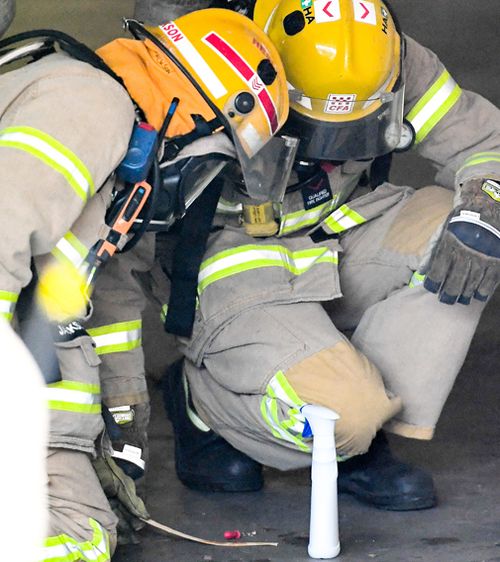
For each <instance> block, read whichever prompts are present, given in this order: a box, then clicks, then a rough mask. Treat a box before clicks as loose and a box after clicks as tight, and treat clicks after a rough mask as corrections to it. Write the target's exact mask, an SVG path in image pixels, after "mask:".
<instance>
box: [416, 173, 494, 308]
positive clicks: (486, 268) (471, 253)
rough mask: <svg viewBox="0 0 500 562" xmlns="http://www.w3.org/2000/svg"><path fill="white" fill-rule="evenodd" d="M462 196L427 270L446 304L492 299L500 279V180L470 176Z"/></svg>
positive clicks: (427, 280)
mask: <svg viewBox="0 0 500 562" xmlns="http://www.w3.org/2000/svg"><path fill="white" fill-rule="evenodd" d="M460 198H461V202H460V204H459V205H458V206H457V207H455V208H454V209H453V211H452V212H451V214H450V215H449V217H448V219H447V223H446V225H445V227H444V229H443V232H442V234H441V237H440V238H439V240H438V242H437V244H436V246H435V248H434V250H433V252H432V255H431V259H430V262H429V265H428V267H427V268H426V271H423V273H425V274H426V278H425V281H424V287H425V288H426V289H427V290H428V291H431V292H432V293H438V294H439V300H440V301H441V302H443V303H445V304H455V303H456V302H459V303H461V304H469V303H470V302H471V299H472V298H475V299H477V300H480V301H486V300H488V298H489V297H490V296H491V295H492V294H493V293H494V291H495V288H496V286H497V285H498V282H499V280H500V181H498V180H489V179H473V180H469V181H468V182H466V183H465V184H464V185H463V188H462V192H461V194H460Z"/></svg>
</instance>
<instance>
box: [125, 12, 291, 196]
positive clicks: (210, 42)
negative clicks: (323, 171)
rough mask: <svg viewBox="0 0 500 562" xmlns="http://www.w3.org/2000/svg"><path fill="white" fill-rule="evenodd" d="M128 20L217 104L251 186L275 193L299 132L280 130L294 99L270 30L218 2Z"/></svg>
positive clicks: (214, 106) (256, 191) (257, 191)
mask: <svg viewBox="0 0 500 562" xmlns="http://www.w3.org/2000/svg"><path fill="white" fill-rule="evenodd" d="M127 23H128V27H129V29H130V31H132V33H134V35H136V37H139V38H141V39H149V41H150V42H152V43H153V44H154V45H155V46H156V47H157V48H158V49H159V50H160V51H161V53H162V54H163V55H164V56H167V57H168V58H169V59H170V60H171V61H172V62H174V64H175V65H176V66H177V68H179V69H180V70H181V71H182V73H183V74H184V76H186V77H187V78H188V79H189V81H190V82H191V84H192V85H193V86H194V87H195V88H196V90H197V91H198V93H199V94H200V96H201V97H202V98H203V99H204V100H205V102H206V103H207V104H208V106H209V107H210V108H211V109H212V111H213V113H214V114H215V116H216V120H215V121H216V123H219V125H220V126H221V127H223V128H224V129H225V130H226V132H227V133H228V134H229V135H230V136H231V138H232V140H233V144H234V146H235V149H236V153H237V156H238V161H239V164H240V166H241V170H242V173H243V175H244V178H245V184H246V188H247V190H248V192H249V194H251V196H252V197H255V198H257V199H267V198H270V197H271V198H272V197H273V195H274V192H276V191H277V189H278V187H277V186H279V189H281V188H282V186H284V185H285V184H286V181H287V179H288V174H289V171H290V169H291V165H292V163H293V157H294V155H295V151H296V147H297V140H296V139H292V138H290V137H286V138H281V137H277V136H276V133H277V132H278V130H279V129H280V128H281V127H282V125H283V124H284V123H285V121H286V119H287V116H288V109H289V103H288V88H287V82H286V77H285V70H284V68H283V64H282V62H281V59H280V56H279V54H278V52H277V49H276V47H275V46H274V45H273V43H272V41H271V40H270V38H269V37H268V36H267V35H266V34H265V33H264V32H263V31H262V30H261V29H260V28H259V27H258V26H257V25H256V24H255V23H254V22H252V21H251V20H250V19H249V18H247V17H245V16H243V15H241V14H239V13H236V12H232V11H230V10H226V9H217V8H210V9H204V10H197V11H194V12H190V13H188V14H186V15H184V16H182V17H180V18H178V19H176V20H175V21H170V22H167V23H165V24H163V25H160V26H157V27H142V25H140V24H139V23H138V22H134V21H133V20H127ZM165 70H167V68H165ZM211 127H214V125H213V124H211ZM271 139H272V142H269V141H271ZM265 146H266V149H265V150H263V148H264V147H265Z"/></svg>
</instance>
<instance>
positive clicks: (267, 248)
mask: <svg viewBox="0 0 500 562" xmlns="http://www.w3.org/2000/svg"><path fill="white" fill-rule="evenodd" d="M319 263H334V264H336V263H338V254H337V252H333V251H332V250H330V249H328V248H326V247H322V246H319V247H315V248H309V249H305V250H296V251H291V250H289V249H288V248H287V247H285V246H281V245H276V244H275V245H253V244H248V245H245V246H238V247H236V248H231V249H230V250H224V251H222V252H219V253H218V254H215V255H214V256H212V257H211V258H208V259H207V260H205V261H204V262H203V263H202V264H201V267H200V273H199V275H198V292H199V293H201V292H202V291H204V290H205V289H206V288H207V287H208V286H209V285H210V284H212V283H214V282H215V281H218V280H220V279H223V278H225V277H230V276H232V275H236V274H238V273H242V272H244V271H250V270H253V269H259V268H264V267H283V268H284V269H286V270H288V271H290V272H291V273H293V274H294V275H301V274H302V273H305V272H306V271H308V270H309V269H310V268H311V267H313V266H314V265H316V264H319Z"/></svg>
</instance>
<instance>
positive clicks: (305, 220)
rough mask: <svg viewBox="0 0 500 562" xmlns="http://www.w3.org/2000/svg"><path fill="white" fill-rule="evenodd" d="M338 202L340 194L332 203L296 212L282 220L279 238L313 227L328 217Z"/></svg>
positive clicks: (336, 195) (284, 216)
mask: <svg viewBox="0 0 500 562" xmlns="http://www.w3.org/2000/svg"><path fill="white" fill-rule="evenodd" d="M337 201H338V194H335V196H334V198H333V199H332V200H331V201H327V202H326V203H322V204H321V205H318V206H317V207H314V208H313V209H309V210H307V211H305V210H302V211H296V212H294V213H289V214H287V215H282V216H281V218H280V230H279V234H278V236H284V235H286V234H290V233H291V232H296V231H297V230H301V229H302V228H306V227H308V226H313V225H315V224H316V223H318V222H319V221H320V220H321V219H322V218H323V217H324V216H325V215H327V214H328V213H329V212H331V210H332V209H333V208H334V207H335V205H336V204H337Z"/></svg>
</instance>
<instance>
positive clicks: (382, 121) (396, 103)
mask: <svg viewBox="0 0 500 562" xmlns="http://www.w3.org/2000/svg"><path fill="white" fill-rule="evenodd" d="M401 82H402V81H401ZM401 82H400V83H399V84H397V85H396V87H395V88H394V90H393V91H392V92H382V93H380V94H379V95H378V96H377V97H373V98H371V99H368V100H357V99H356V96H355V95H354V94H352V95H334V94H331V95H330V97H329V99H317V98H309V97H307V96H304V95H303V94H301V93H300V92H296V91H292V92H291V93H290V100H291V103H290V108H291V110H290V115H289V117H288V120H287V122H286V124H285V126H284V131H286V133H289V134H290V135H296V136H299V137H300V146H299V150H298V154H299V156H300V157H302V158H310V159H317V160H364V159H371V158H375V157H377V156H381V155H383V154H387V153H389V152H392V151H393V150H394V149H395V148H396V147H397V146H398V144H399V141H400V138H401V133H402V125H403V108H404V84H403V83H401ZM298 108H300V110H299V109H298ZM304 110H305V111H304ZM309 113H310V114H311V115H315V116H316V117H315V118H312V117H308V116H307V114H309ZM322 114H323V115H325V120H321V119H320V118H318V117H317V116H318V115H322ZM328 115H332V116H334V115H335V116H338V118H337V119H336V120H335V121H329V120H326V118H327V117H328ZM350 115H359V116H360V117H358V118H357V119H349V116H350Z"/></svg>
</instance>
